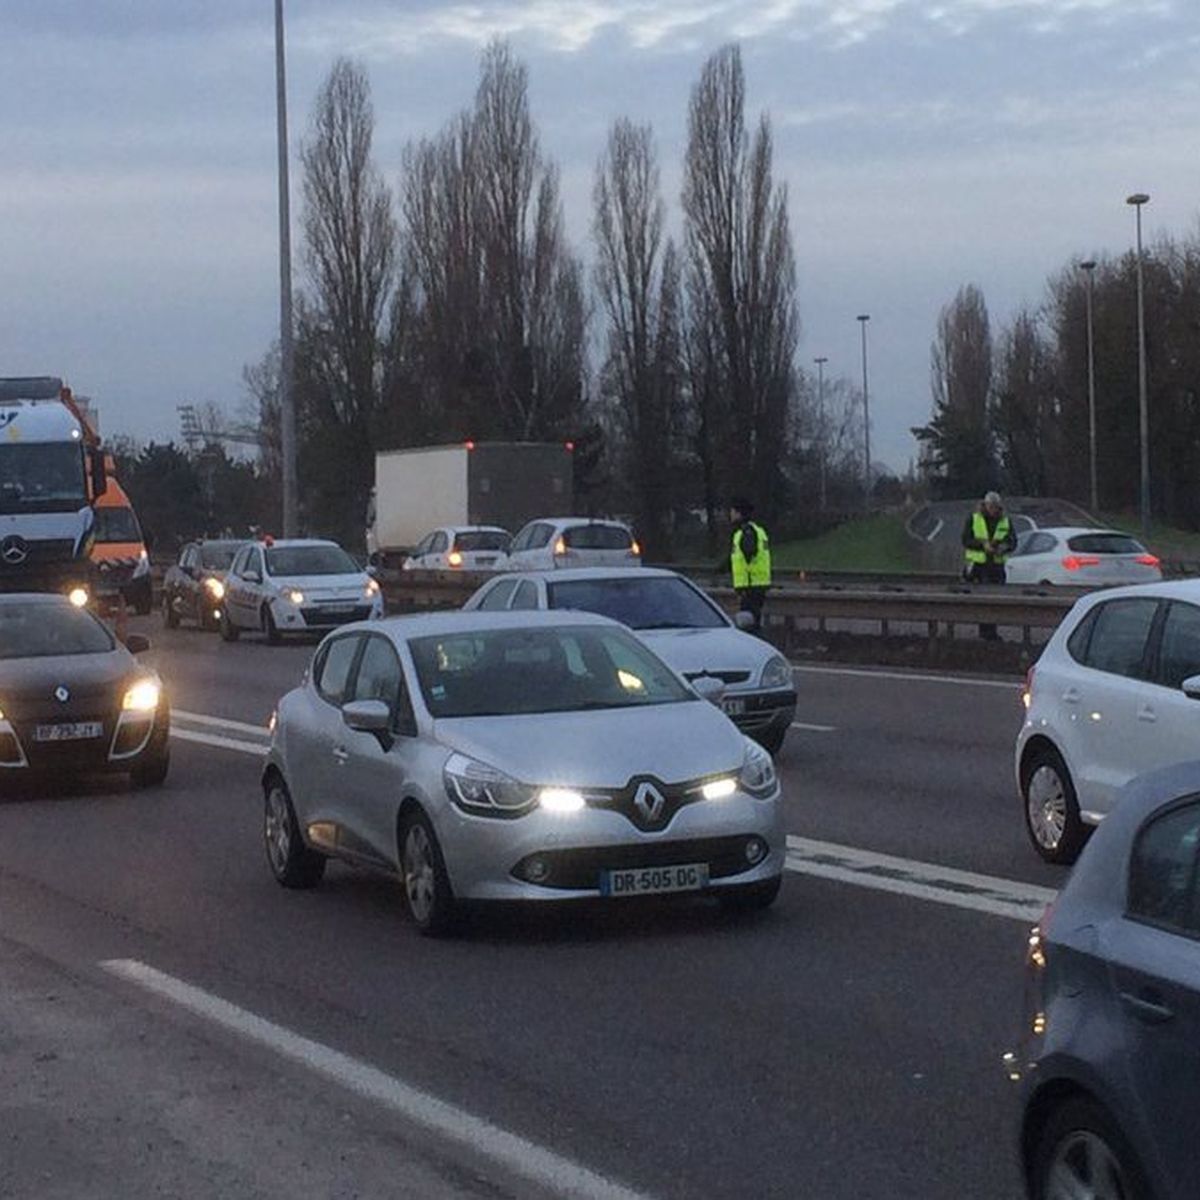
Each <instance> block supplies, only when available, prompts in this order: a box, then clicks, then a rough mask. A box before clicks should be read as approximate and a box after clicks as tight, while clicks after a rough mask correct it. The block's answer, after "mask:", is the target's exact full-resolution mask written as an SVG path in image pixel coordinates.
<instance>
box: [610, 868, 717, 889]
mask: <svg viewBox="0 0 1200 1200" xmlns="http://www.w3.org/2000/svg"><path fill="white" fill-rule="evenodd" d="M706 887H708V863H685V864H683V865H680V866H675V867H636V868H634V870H632V871H601V872H600V894H601V895H602V896H653V895H660V894H662V893H664V892H698V891H699V890H700V889H701V888H706Z"/></svg>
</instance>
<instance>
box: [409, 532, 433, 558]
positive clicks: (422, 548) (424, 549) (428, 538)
mask: <svg viewBox="0 0 1200 1200" xmlns="http://www.w3.org/2000/svg"><path fill="white" fill-rule="evenodd" d="M432 541H433V534H432V533H427V534H426V535H425V536H424V537H423V538H422V539H421V540H420V541H419V542H418V543H417V544H416V545H415V546H414V547H413V548H412V553H411V554H410V555H409V558H420V557H421V556H422V555H423V554H428V553H429V543H430V542H432Z"/></svg>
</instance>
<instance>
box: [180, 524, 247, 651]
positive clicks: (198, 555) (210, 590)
mask: <svg viewBox="0 0 1200 1200" xmlns="http://www.w3.org/2000/svg"><path fill="white" fill-rule="evenodd" d="M241 545H243V543H242V542H239V541H228V540H207V541H201V542H188V543H187V545H186V546H184V547H183V549H181V550H180V551H179V560H178V562H175V563H173V564H172V565H171V566H170V567H168V568H167V573H166V575H165V576H163V588H162V608H163V623H164V624H165V625H166V626H167V628H168V629H174V628H175V626H176V625H178V624H179V622H180V620H181V619H183V618H187V620H189V621H195V622H196V624H197V625H199V626H200V627H201V628H202V629H211V630H216V629H218V628H219V627H220V624H221V604H222V602H223V601H224V599H225V576H226V574H227V573H228V571H229V566H230V564H231V563H232V562H233V556H234V555H235V554H236V553H237V552H238V548H239V547H240V546H241Z"/></svg>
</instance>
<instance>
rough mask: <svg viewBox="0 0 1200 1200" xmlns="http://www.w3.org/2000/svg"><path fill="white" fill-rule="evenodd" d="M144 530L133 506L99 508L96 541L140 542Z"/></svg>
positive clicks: (97, 510)
mask: <svg viewBox="0 0 1200 1200" xmlns="http://www.w3.org/2000/svg"><path fill="white" fill-rule="evenodd" d="M141 540H142V531H141V530H140V529H139V528H138V523H137V517H135V516H134V515H133V509H132V508H97V509H96V541H98V542H140V541H141Z"/></svg>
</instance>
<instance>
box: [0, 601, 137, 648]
mask: <svg viewBox="0 0 1200 1200" xmlns="http://www.w3.org/2000/svg"><path fill="white" fill-rule="evenodd" d="M114 644H115V643H114V642H113V639H112V635H111V634H110V633H109V632H108V630H107V629H105V628H104V626H103V625H102V624H101V623H100V622H99V621H98V620H96V618H95V617H93V616H92V615H91V614H90V613H88V612H85V611H83V610H82V609H79V608H74V607H72V606H71V605H69V604H54V603H48V602H46V601H44V600H39V601H31V602H28V603H22V602H20V601H15V602H9V603H7V604H0V659H7V658H47V657H50V656H52V655H56V654H107V653H108V651H110V650H111V649H112V648H113V646H114Z"/></svg>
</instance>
